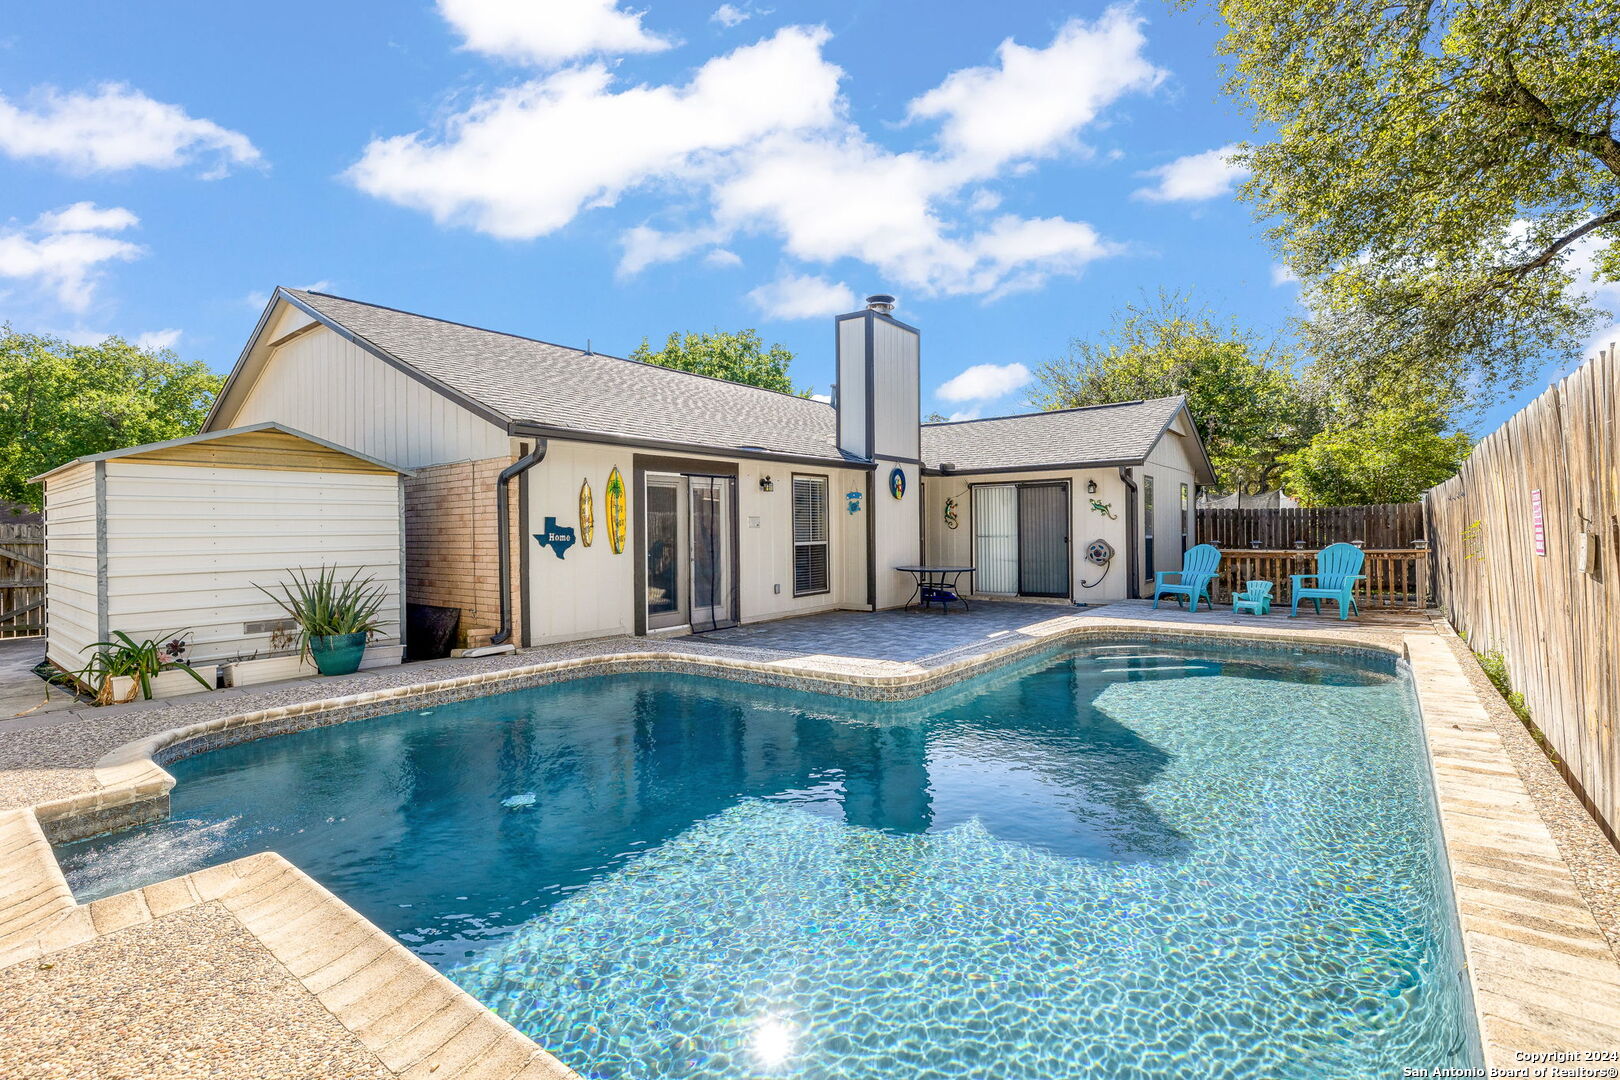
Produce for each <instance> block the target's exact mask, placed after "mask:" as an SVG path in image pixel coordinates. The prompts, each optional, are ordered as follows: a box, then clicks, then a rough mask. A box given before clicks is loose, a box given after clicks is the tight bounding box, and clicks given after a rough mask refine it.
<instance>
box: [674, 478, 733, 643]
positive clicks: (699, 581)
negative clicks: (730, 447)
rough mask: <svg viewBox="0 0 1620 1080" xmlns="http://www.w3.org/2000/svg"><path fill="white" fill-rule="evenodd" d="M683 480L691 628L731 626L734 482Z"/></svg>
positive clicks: (715, 479)
mask: <svg viewBox="0 0 1620 1080" xmlns="http://www.w3.org/2000/svg"><path fill="white" fill-rule="evenodd" d="M686 480H687V485H688V487H687V493H688V502H689V504H690V505H691V512H692V526H691V537H692V541H691V548H692V619H691V622H692V629H693V630H717V629H719V628H721V627H724V626H735V625H737V569H736V567H737V559H736V552H735V549H734V547H733V545H734V544H735V542H736V531H735V529H734V527H733V524H734V522H735V520H736V519H735V509H736V505H737V498H736V496H737V481H736V479H735V478H734V477H730V476H689V477H687V478H686Z"/></svg>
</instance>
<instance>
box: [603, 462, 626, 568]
mask: <svg viewBox="0 0 1620 1080" xmlns="http://www.w3.org/2000/svg"><path fill="white" fill-rule="evenodd" d="M624 503H625V500H624V477H622V476H620V475H619V467H618V466H617V465H615V466H613V471H612V472H610V473H608V479H607V530H608V544H609V545H610V546H611V547H612V548H613V554H615V555H623V554H624V518H625V505H624Z"/></svg>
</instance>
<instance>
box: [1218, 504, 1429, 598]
mask: <svg viewBox="0 0 1620 1080" xmlns="http://www.w3.org/2000/svg"><path fill="white" fill-rule="evenodd" d="M1244 512H1245V513H1247V511H1244ZM1366 555H1367V561H1366V563H1365V564H1364V565H1363V566H1362V569H1361V572H1362V573H1363V574H1365V575H1366V576H1367V580H1366V581H1361V582H1357V584H1356V591H1355V598H1356V606H1357V607H1359V608H1361V609H1363V610H1369V611H1370V610H1373V609H1375V608H1424V607H1428V606H1429V553H1428V552H1427V551H1421V550H1416V549H1411V548H1408V549H1405V550H1398V551H1372V550H1369V551H1367V552H1366ZM1314 573H1316V552H1314V551H1295V550H1292V549H1290V550H1287V551H1264V550H1261V551H1255V550H1253V549H1231V550H1223V551H1222V552H1221V571H1220V577H1219V579H1218V580H1217V582H1216V586H1215V599H1216V600H1217V601H1219V602H1221V603H1230V602H1231V598H1232V593H1233V592H1234V591H1236V590H1240V589H1242V588H1243V584H1244V582H1247V581H1270V582H1272V583H1274V584H1275V586H1276V587H1275V588H1274V589H1273V590H1272V593H1271V603H1272V608H1273V609H1275V608H1276V607H1277V606H1278V605H1286V604H1289V603H1291V602H1292V601H1293V599H1294V597H1293V594H1292V593H1291V592H1290V587H1291V585H1292V584H1293V583H1292V582H1291V581H1290V580H1289V578H1290V577H1291V576H1292V575H1294V574H1314ZM1322 610H1323V612H1324V613H1326V612H1330V611H1331V612H1332V613H1333V614H1335V615H1337V614H1338V605H1337V604H1326V605H1324V606H1323V608H1322Z"/></svg>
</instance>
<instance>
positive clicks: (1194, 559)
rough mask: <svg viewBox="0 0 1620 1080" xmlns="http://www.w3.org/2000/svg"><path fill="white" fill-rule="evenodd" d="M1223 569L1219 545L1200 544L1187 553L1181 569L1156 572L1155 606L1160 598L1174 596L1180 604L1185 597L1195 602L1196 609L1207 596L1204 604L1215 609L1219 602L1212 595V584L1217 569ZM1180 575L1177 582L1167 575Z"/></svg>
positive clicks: (1193, 603) (1154, 581)
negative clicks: (1199, 601) (1210, 593)
mask: <svg viewBox="0 0 1620 1080" xmlns="http://www.w3.org/2000/svg"><path fill="white" fill-rule="evenodd" d="M1220 568H1221V552H1220V549H1219V548H1216V547H1214V546H1213V545H1210V544H1199V545H1198V546H1197V547H1190V548H1188V549H1187V554H1185V555H1183V556H1182V557H1181V569H1180V570H1160V571H1159V572H1158V573H1156V574H1154V575H1153V606H1154V607H1155V608H1157V607H1158V606H1159V597H1161V596H1164V595H1170V596H1174V597H1175V598H1176V603H1178V604H1179V603H1181V602H1182V601H1183V600H1191V601H1192V610H1193V611H1197V610H1198V600H1199V598H1200V597H1202V598H1203V600H1204V603H1206V604H1208V605H1209V606H1210V607H1211V608H1213V607H1214V606H1215V601H1213V600H1211V599H1210V598H1209V586H1210V583H1211V582H1213V581H1214V580H1215V571H1217V570H1219V569H1220ZM1171 577H1173V578H1177V579H1178V580H1177V581H1176V582H1175V583H1171V582H1168V581H1166V580H1165V578H1171Z"/></svg>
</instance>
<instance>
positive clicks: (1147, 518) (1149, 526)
mask: <svg viewBox="0 0 1620 1080" xmlns="http://www.w3.org/2000/svg"><path fill="white" fill-rule="evenodd" d="M1142 561H1143V562H1145V563H1146V564H1147V573H1146V574H1144V575H1142V576H1143V578H1144V579H1146V578H1151V577H1152V576H1153V477H1151V476H1144V477H1143V478H1142Z"/></svg>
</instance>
